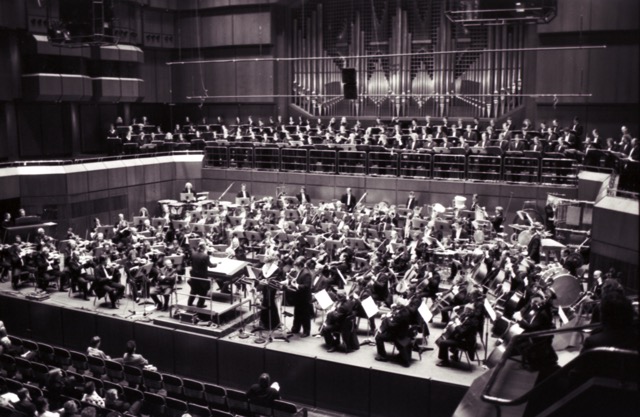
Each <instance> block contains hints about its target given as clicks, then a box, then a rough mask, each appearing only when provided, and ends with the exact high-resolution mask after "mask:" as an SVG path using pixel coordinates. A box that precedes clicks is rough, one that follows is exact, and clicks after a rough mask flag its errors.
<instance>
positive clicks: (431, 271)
mask: <svg viewBox="0 0 640 417" xmlns="http://www.w3.org/2000/svg"><path fill="white" fill-rule="evenodd" d="M419 268H420V267H419ZM419 270H420V269H418V271H419ZM420 278H421V279H420ZM417 281H418V282H417V285H416V286H415V291H414V294H415V296H416V297H418V298H432V299H433V298H435V297H436V295H437V294H438V292H439V291H440V281H441V278H440V273H439V272H438V271H437V270H436V264H434V263H433V262H429V263H427V264H426V269H425V271H424V273H423V274H418V279H417Z"/></svg>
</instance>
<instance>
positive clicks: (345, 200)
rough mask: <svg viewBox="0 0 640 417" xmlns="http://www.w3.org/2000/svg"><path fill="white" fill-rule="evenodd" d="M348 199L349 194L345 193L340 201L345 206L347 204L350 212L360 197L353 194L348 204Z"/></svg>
mask: <svg viewBox="0 0 640 417" xmlns="http://www.w3.org/2000/svg"><path fill="white" fill-rule="evenodd" d="M347 200H348V196H347V194H343V195H342V197H340V202H341V203H342V204H344V205H345V206H347V209H348V210H349V212H352V211H353V208H354V207H355V206H356V203H357V202H358V197H356V196H355V195H353V194H351V200H350V201H349V203H348V204H347Z"/></svg>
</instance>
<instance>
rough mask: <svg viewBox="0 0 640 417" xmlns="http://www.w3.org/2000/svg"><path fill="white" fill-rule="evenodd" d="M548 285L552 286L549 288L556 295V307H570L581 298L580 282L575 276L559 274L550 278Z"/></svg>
mask: <svg viewBox="0 0 640 417" xmlns="http://www.w3.org/2000/svg"><path fill="white" fill-rule="evenodd" d="M547 284H550V285H549V287H548V288H549V289H551V291H553V293H554V294H555V295H556V298H554V299H553V305H554V306H555V307H570V306H571V305H573V304H574V303H575V302H576V301H578V298H580V292H581V288H580V282H579V281H578V278H576V277H574V276H573V275H569V274H568V273H564V272H558V274H556V275H554V276H551V277H549V278H548V281H547Z"/></svg>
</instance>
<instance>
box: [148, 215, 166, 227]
mask: <svg viewBox="0 0 640 417" xmlns="http://www.w3.org/2000/svg"><path fill="white" fill-rule="evenodd" d="M165 224H167V219H165V218H164V217H156V218H153V219H151V225H152V226H153V227H155V228H156V229H160V228H164V226H165Z"/></svg>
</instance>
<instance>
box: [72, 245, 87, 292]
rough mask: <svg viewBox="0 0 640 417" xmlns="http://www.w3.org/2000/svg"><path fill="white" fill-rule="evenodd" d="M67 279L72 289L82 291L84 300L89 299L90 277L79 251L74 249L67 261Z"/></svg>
mask: <svg viewBox="0 0 640 417" xmlns="http://www.w3.org/2000/svg"><path fill="white" fill-rule="evenodd" d="M67 274H68V276H67V281H68V282H69V285H70V286H71V290H72V291H74V292H75V291H80V292H82V296H83V299H84V300H88V299H89V279H88V277H87V273H86V270H85V268H84V265H83V264H82V263H81V262H80V257H79V255H78V252H77V251H75V250H74V251H72V252H71V255H70V257H69V262H68V263H67Z"/></svg>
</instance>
